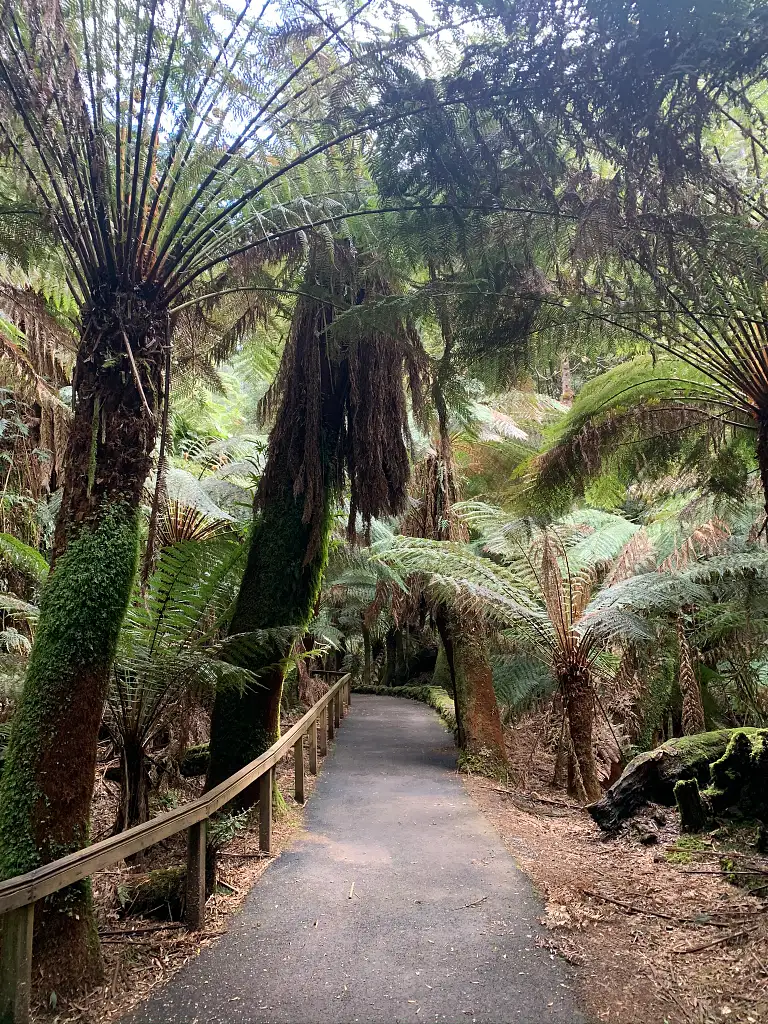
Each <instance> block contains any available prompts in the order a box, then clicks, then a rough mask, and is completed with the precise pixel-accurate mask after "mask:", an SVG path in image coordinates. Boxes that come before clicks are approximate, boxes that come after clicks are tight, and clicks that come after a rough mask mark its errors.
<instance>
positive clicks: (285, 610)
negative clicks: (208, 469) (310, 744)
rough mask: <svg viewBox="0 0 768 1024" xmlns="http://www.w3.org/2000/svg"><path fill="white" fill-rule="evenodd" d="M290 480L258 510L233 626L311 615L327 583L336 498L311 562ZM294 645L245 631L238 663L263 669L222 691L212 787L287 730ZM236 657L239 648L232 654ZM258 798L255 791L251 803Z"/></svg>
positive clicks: (239, 630) (240, 629) (296, 620)
mask: <svg viewBox="0 0 768 1024" xmlns="http://www.w3.org/2000/svg"><path fill="white" fill-rule="evenodd" d="M292 490H293V488H292V484H291V482H290V481H286V488H285V493H284V494H283V496H282V500H279V501H277V500H276V501H272V502H270V504H269V505H268V506H267V507H266V508H265V509H264V510H263V512H261V513H257V514H256V525H255V528H254V531H253V534H252V537H251V545H250V548H249V552H248V562H247V564H246V568H245V573H244V575H243V580H242V583H241V585H240V593H239V594H238V598H237V603H236V605H235V612H234V615H233V617H232V623H231V626H230V634H231V635H233V636H234V635H236V634H248V633H252V632H254V631H256V630H266V629H274V628H276V627H284V626H296V627H297V628H299V629H301V628H302V627H303V626H305V625H306V624H307V622H308V621H309V618H310V615H311V613H312V609H313V608H314V606H315V601H316V599H317V595H318V592H319V589H320V583H321V579H322V573H323V569H324V568H325V563H326V559H327V552H328V534H329V532H330V526H331V515H330V512H331V509H330V500H329V501H328V506H329V507H328V509H327V515H326V531H325V539H324V543H323V544H322V545H321V548H320V550H319V551H318V553H317V555H316V556H315V557H314V558H313V559H312V560H311V561H310V562H309V563H308V564H306V565H305V564H304V558H305V555H306V552H307V545H308V543H309V527H308V526H307V525H306V524H305V523H304V522H303V521H302V519H303V508H304V501H303V499H302V498H295V497H294V496H293V493H292ZM287 653H288V651H287V650H286V649H283V648H282V647H281V646H280V644H279V643H277V642H276V643H275V644H274V645H269V646H268V647H266V648H263V647H260V648H259V649H258V650H254V649H253V646H252V645H251V644H249V643H248V642H247V640H245V639H244V641H243V644H242V650H241V652H239V653H238V655H237V659H236V660H237V663H238V664H242V665H244V666H245V667H246V668H248V669H250V670H251V671H255V672H259V673H261V674H260V675H259V679H258V682H256V683H254V684H252V685H250V686H248V687H247V688H246V689H245V690H244V691H242V692H241V691H239V690H236V689H233V688H230V689H227V690H222V691H220V692H219V693H217V695H216V700H215V703H214V708H213V715H212V718H211V747H210V749H211V763H210V767H209V769H208V783H207V785H208V788H209V789H210V788H211V787H213V786H216V785H218V783H219V782H223V780H224V779H226V778H227V777H228V776H230V775H232V774H234V772H236V771H238V770H239V769H240V768H242V767H243V766H244V765H246V764H248V762H249V761H253V760H254V759H255V758H257V757H258V756H259V755H260V754H263V753H264V751H265V750H267V749H268V748H269V747H270V746H272V744H273V743H274V742H275V741H276V740H277V739H279V737H280V697H281V694H282V688H283V668H282V664H281V662H282V659H283V658H284V657H285V656H286V654H287ZM231 657H232V660H235V656H234V655H232V656H231ZM254 798H255V795H254V794H250V795H249V796H248V797H247V798H246V801H245V802H246V803H249V802H251V801H252V799H254Z"/></svg>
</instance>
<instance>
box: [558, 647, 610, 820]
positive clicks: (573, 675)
mask: <svg viewBox="0 0 768 1024" xmlns="http://www.w3.org/2000/svg"><path fill="white" fill-rule="evenodd" d="M559 675H560V686H561V688H562V692H563V697H564V699H565V708H566V713H567V715H568V727H569V729H570V733H571V742H572V744H573V752H574V754H575V756H576V762H577V764H578V767H579V771H580V773H581V781H582V783H583V786H584V792H585V794H586V798H587V800H588V801H592V800H597V799H599V797H600V794H601V792H602V790H601V788H600V781H599V779H598V777H597V765H596V764H595V752H594V750H593V748H592V725H593V721H594V715H595V709H594V694H593V692H592V680H591V678H590V674H589V669H588V668H587V667H586V666H585V665H581V664H578V663H576V664H570V665H567V666H565V668H564V669H563V670H561V672H560V673H559Z"/></svg>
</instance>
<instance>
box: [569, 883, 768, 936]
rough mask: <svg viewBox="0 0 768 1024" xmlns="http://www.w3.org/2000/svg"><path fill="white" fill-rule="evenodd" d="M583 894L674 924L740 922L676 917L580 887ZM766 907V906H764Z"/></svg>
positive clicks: (726, 925)
mask: <svg viewBox="0 0 768 1024" xmlns="http://www.w3.org/2000/svg"><path fill="white" fill-rule="evenodd" d="M582 892H583V893H584V895H585V896H593V897H594V898H595V899H598V900H604V901H605V902H606V903H612V904H613V905H614V906H616V907H619V908H620V909H621V910H625V911H628V912H629V913H632V914H645V915H646V916H647V917H660V918H662V920H664V921H674V922H675V923H676V924H695V925H699V926H700V927H701V926H704V927H707V928H732V927H733V926H734V925H735V924H742V923H743V922H742V921H741V920H739V921H715V920H713V919H711V918H707V917H706V915H702V916H701V917H678V916H677V915H675V914H664V913H662V911H660V910H648V909H647V908H645V907H639V906H637V904H635V903H627V902H625V901H624V900H617V899H616V898H615V897H614V896H607V895H606V894H605V893H602V892H594V891H593V890H592V889H582ZM766 909H768V907H766ZM755 913H756V914H759V913H762V908H760V909H759V910H756V911H755ZM747 920H748V919H747Z"/></svg>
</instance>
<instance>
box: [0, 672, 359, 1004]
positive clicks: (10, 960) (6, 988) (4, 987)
mask: <svg viewBox="0 0 768 1024" xmlns="http://www.w3.org/2000/svg"><path fill="white" fill-rule="evenodd" d="M350 678H351V677H350V676H349V674H347V675H345V676H342V678H341V679H339V680H338V681H337V682H335V683H334V684H333V686H331V687H330V689H329V690H328V692H327V693H324V694H323V696H322V697H321V698H320V700H318V701H317V703H316V704H314V705H313V706H312V707H311V708H310V709H309V711H308V712H307V713H306V714H305V715H303V716H302V717H301V718H300V719H299V721H298V722H296V723H295V725H293V726H291V728H290V729H289V730H288V732H287V733H286V734H285V735H284V736H281V737H280V739H279V740H278V741H277V742H276V743H274V744H273V745H272V746H271V747H270V748H269V750H266V751H265V752H264V753H263V754H262V755H261V756H260V757H257V758H256V760H255V761H251V763H250V764H247V765H246V766H245V767H244V768H241V769H240V771H239V772H236V773H235V774H234V775H231V776H230V777H229V778H228V779H225V780H224V782H221V783H220V784H219V785H218V786H215V787H214V788H213V789H212V790H210V791H209V792H208V793H204V794H203V795H202V796H201V797H198V799H197V800H193V801H191V803H188V804H184V805H183V806H182V807H177V808H175V809H174V810H172V811H167V812H166V813H165V814H160V815H158V816H157V817H156V818H153V819H152V820H151V821H148V822H145V823H144V824H143V825H136V826H135V827H134V828H130V829H127V830H126V831H125V832H120V833H119V834H118V835H115V836H110V837H109V838H108V839H103V840H102V841H101V842H100V843H94V844H93V846H87V847H85V848H84V849H82V850H77V851H76V852H75V853H70V854H68V855H67V856H66V857H61V858H59V860H54V861H51V862H50V863H49V864H44V865H43V866H42V867H39V868H35V870H34V871H28V872H27V873H26V874H24V875H17V876H16V877H15V878H9V879H7V880H6V881H4V882H0V915H6V916H5V917H0V925H2V942H3V949H2V953H3V957H2V965H1V966H0V1020H7V1019H10V1020H12V1021H14V1022H15V1024H22V1022H25V1021H27V1020H28V1019H29V988H30V981H31V952H30V951H31V941H32V916H33V915H32V909H33V907H34V904H35V903H36V902H37V901H38V900H40V899H43V898H44V897H45V896H49V895H50V894H51V893H54V892H57V891H58V890H59V889H64V888H66V887H67V886H68V885H72V884H73V883H74V882H79V881H81V880H82V879H83V878H88V877H89V876H90V875H92V874H94V873H95V872H96V871H100V870H101V869H102V868H106V867H110V866H111V865H113V864H117V863H119V862H120V861H122V860H125V859H126V857H130V856H132V855H133V854H135V853H139V852H140V851H142V850H147V849H149V847H151V846H155V845H156V844H157V843H160V842H162V841H163V840H164V839H167V838H168V837H169V836H172V835H176V834H177V833H178V832H183V831H184V830H185V829H188V830H189V840H190V841H189V857H188V869H187V904H188V905H187V921H188V923H193V924H194V926H195V927H198V928H199V927H201V926H202V923H203V917H204V906H205V893H204V891H203V892H200V891H199V888H200V887H199V884H197V883H198V882H199V879H200V877H201V871H204V868H205V846H204V842H203V839H204V831H203V832H202V833H201V831H200V830H201V829H204V823H205V822H206V821H207V819H208V818H210V816H211V815H212V814H214V813H215V812H216V811H218V810H219V809H220V808H221V807H223V806H225V804H228V803H229V802H230V801H231V800H234V798H235V797H236V796H238V795H239V794H240V793H242V792H243V790H245V789H247V788H248V787H249V786H252V785H253V784H254V783H255V782H256V781H258V780H261V787H260V801H262V800H264V799H266V800H267V801H268V803H269V812H271V798H272V783H273V769H274V767H275V765H276V764H277V762H278V761H280V760H281V759H282V758H283V756H284V755H285V754H286V753H288V751H289V750H290V749H291V747H293V748H294V750H295V758H294V764H295V770H296V795H297V799H299V800H300V802H303V800H304V774H303V768H304V759H303V753H301V761H300V764H299V754H300V752H301V751H302V750H303V742H304V736H305V735H306V734H307V733H308V732H310V731H311V730H312V728H313V727H315V725H316V723H318V722H320V725H321V729H322V733H323V735H321V744H320V746H321V750H322V751H323V752H324V751H325V748H326V743H325V739H326V736H329V737H332V736H333V732H334V726H336V725H338V723H339V719H340V717H341V716H342V715H343V703H344V698H345V697H346V702H347V703H349V701H350V689H351V687H350ZM326 709H327V710H326ZM313 749H314V755H313V753H312V751H313ZM310 769H311V770H313V771H315V772H316V770H317V732H316V731H315V735H314V740H313V737H312V736H310ZM262 818H263V819H265V821H266V819H268V821H269V825H268V827H266V828H265V827H261V828H260V845H261V848H262V850H266V851H267V852H268V851H269V848H270V839H271V813H268V814H267V815H262ZM201 849H202V869H201V864H200V861H201V853H200V851H201ZM193 872H194V876H195V877H194V878H193V877H192V874H193ZM190 895H194V897H195V906H191V907H190V905H189V902H190V899H189V898H190ZM6 947H9V948H6ZM20 973H21V974H23V975H25V977H19V974H20Z"/></svg>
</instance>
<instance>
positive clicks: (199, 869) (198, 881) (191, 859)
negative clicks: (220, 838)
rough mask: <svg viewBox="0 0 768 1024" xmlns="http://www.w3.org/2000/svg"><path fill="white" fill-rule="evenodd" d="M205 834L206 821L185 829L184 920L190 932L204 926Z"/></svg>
mask: <svg viewBox="0 0 768 1024" xmlns="http://www.w3.org/2000/svg"><path fill="white" fill-rule="evenodd" d="M205 832H206V821H205V820H203V821H198V822H197V823H196V824H195V825H190V827H189V828H188V829H187V883H186V905H185V908H184V920H185V921H186V923H187V927H188V928H191V929H192V931H195V932H196V931H199V930H200V928H202V927H203V925H204V924H205Z"/></svg>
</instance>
